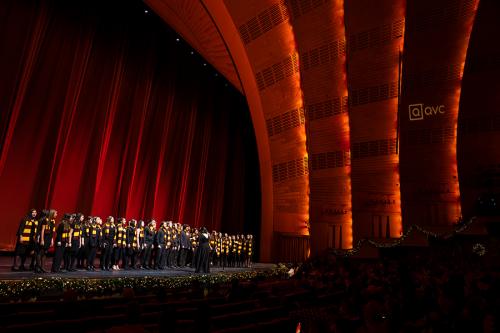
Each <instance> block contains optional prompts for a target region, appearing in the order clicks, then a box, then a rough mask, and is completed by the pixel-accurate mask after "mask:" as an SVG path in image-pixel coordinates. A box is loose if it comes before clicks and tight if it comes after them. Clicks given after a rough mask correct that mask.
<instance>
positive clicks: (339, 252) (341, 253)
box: [332, 216, 476, 257]
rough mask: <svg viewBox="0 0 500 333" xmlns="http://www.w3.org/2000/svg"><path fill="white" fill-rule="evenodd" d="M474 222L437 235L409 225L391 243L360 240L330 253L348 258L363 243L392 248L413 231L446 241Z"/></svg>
mask: <svg viewBox="0 0 500 333" xmlns="http://www.w3.org/2000/svg"><path fill="white" fill-rule="evenodd" d="M475 220H476V217H475V216H474V217H472V218H471V219H470V220H469V221H467V222H465V223H462V224H461V225H460V226H459V227H457V228H456V229H454V230H453V231H452V232H450V233H447V234H438V233H435V232H432V231H428V230H425V229H424V228H422V227H421V226H419V225H417V224H414V225H411V226H410V227H409V228H408V230H407V231H406V232H405V233H404V234H403V235H401V237H399V238H398V239H396V240H393V241H391V242H383V243H379V242H376V241H373V240H371V239H367V238H363V239H360V240H359V241H358V242H357V243H356V246H354V247H353V248H352V249H346V250H340V249H333V250H332V252H333V253H334V254H335V255H337V256H344V257H350V256H353V255H355V254H356V253H358V252H359V251H360V250H361V247H362V246H363V244H364V243H365V242H367V243H368V244H370V245H371V246H374V247H376V248H392V247H396V246H400V245H401V244H402V243H403V241H404V240H405V239H406V238H408V237H409V236H410V235H411V234H412V233H413V232H415V231H416V232H420V233H421V234H423V235H425V236H427V237H433V238H442V239H448V238H451V237H454V236H456V235H457V234H459V233H462V232H464V231H465V230H467V228H469V226H470V225H471V224H472V223H473V222H474V221H475Z"/></svg>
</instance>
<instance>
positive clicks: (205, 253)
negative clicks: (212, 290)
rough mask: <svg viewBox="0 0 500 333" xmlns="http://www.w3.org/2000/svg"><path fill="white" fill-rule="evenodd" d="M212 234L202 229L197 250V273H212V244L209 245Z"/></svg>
mask: <svg viewBox="0 0 500 333" xmlns="http://www.w3.org/2000/svg"><path fill="white" fill-rule="evenodd" d="M209 238H210V234H209V233H208V230H207V228H203V229H201V232H200V237H199V238H198V248H197V249H196V256H195V267H196V271H195V272H196V273H200V272H201V273H210V244H209V243H208V241H209Z"/></svg>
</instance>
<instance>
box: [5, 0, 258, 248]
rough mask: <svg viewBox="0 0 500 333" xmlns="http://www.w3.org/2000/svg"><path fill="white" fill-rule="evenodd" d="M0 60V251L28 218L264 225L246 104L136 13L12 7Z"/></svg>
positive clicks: (89, 5) (9, 2)
mask: <svg viewBox="0 0 500 333" xmlns="http://www.w3.org/2000/svg"><path fill="white" fill-rule="evenodd" d="M0 50H1V52H0V73H1V78H0V212H1V216H2V218H1V225H2V232H1V233H0V249H12V248H13V246H14V243H15V232H16V230H17V225H18V221H19V219H20V218H21V217H22V216H23V215H24V214H25V213H26V212H27V210H28V209H29V208H30V207H35V208H39V209H40V208H55V209H57V210H58V211H59V212H60V213H64V212H83V213H84V214H89V215H99V216H101V217H106V216H108V215H114V216H124V217H126V218H136V219H141V218H143V219H149V218H155V219H157V220H163V219H172V220H174V221H179V222H182V223H188V224H190V225H194V226H202V225H204V226H207V227H208V228H210V229H212V228H215V229H218V230H220V229H221V228H222V229H232V231H236V230H241V229H242V228H243V224H244V221H243V220H244V218H245V215H247V213H246V210H247V209H248V207H251V209H252V213H251V214H250V215H252V216H258V214H259V212H256V213H255V212H253V211H254V210H255V209H254V208H255V202H253V203H250V204H248V202H249V199H248V195H245V193H248V191H247V190H246V189H245V186H247V185H248V184H253V183H254V182H255V179H253V180H252V179H250V180H249V178H248V175H249V174H250V173H249V170H248V168H245V165H246V164H248V163H249V161H251V163H253V165H257V162H255V161H254V160H256V159H257V157H256V152H255V151H256V150H255V142H253V141H252V139H253V140H254V138H253V137H252V135H253V134H251V135H246V136H242V135H239V131H240V130H246V131H247V132H248V127H250V128H251V123H250V121H249V120H248V119H249V117H248V116H247V115H246V113H248V110H247V109H246V105H245V102H244V98H243V96H241V94H239V93H238V92H237V91H236V90H235V89H232V88H231V87H227V86H225V84H224V80H223V79H222V78H220V76H219V77H218V78H217V77H215V75H214V73H215V72H214V71H213V70H211V69H210V68H209V66H203V65H202V59H201V58H198V57H197V56H196V55H191V54H190V52H189V50H188V48H187V46H183V44H182V43H178V42H175V36H174V34H173V33H172V32H171V31H170V30H169V29H168V28H167V27H165V26H164V25H163V24H162V22H161V21H160V19H159V18H157V17H155V16H154V15H152V14H151V13H150V14H148V15H146V14H145V13H144V10H143V9H142V8H141V7H140V5H139V4H138V3H137V2H132V1H104V2H103V1H100V2H98V1H18V0H4V1H2V2H0ZM245 128H247V129H245ZM250 132H251V131H250ZM248 138H250V139H248ZM248 147H250V148H249V150H250V151H248V149H247V148H248ZM235 148H237V149H241V150H242V152H234V151H232V149H235ZM256 172H257V171H255V170H254V171H253V176H252V177H254V178H255V173H256ZM256 186H257V188H258V181H257V185H256ZM254 188H255V186H254ZM252 190H254V189H252ZM251 200H254V201H255V199H251ZM257 200H259V199H258V198H257ZM245 205H246V206H245ZM223 217H224V218H223ZM223 220H224V221H223ZM254 223H256V222H254Z"/></svg>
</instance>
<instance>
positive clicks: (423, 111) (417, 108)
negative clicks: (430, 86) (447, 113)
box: [408, 104, 444, 121]
mask: <svg viewBox="0 0 500 333" xmlns="http://www.w3.org/2000/svg"><path fill="white" fill-rule="evenodd" d="M408 112H409V114H410V121H413V120H423V119H424V117H430V116H434V115H437V114H438V113H441V114H443V113H444V105H432V106H428V105H426V106H424V104H410V105H408Z"/></svg>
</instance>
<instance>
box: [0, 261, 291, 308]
mask: <svg viewBox="0 0 500 333" xmlns="http://www.w3.org/2000/svg"><path fill="white" fill-rule="evenodd" d="M288 271H289V268H288V267H286V266H285V265H282V264H280V265H277V266H276V267H274V268H273V269H271V270H265V271H245V272H235V273H217V274H203V275H185V276H175V277H169V276H143V277H119V278H104V279H98V278H64V277H47V278H44V277H37V278H32V279H22V280H4V281H0V301H1V300H12V299H30V300H36V299H37V297H40V296H45V295H60V294H63V293H64V292H65V291H68V290H72V291H73V292H75V293H76V294H77V295H78V296H79V297H96V296H105V295H112V294H116V293H121V292H122V291H123V289H125V288H131V289H133V290H134V291H135V292H151V291H161V290H170V291H174V290H177V289H181V288H192V287H196V286H199V287H202V288H209V287H214V286H216V285H221V284H225V283H230V282H231V281H232V280H234V279H237V280H240V281H241V280H243V281H249V280H257V279H287V278H288V276H289V275H288Z"/></svg>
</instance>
